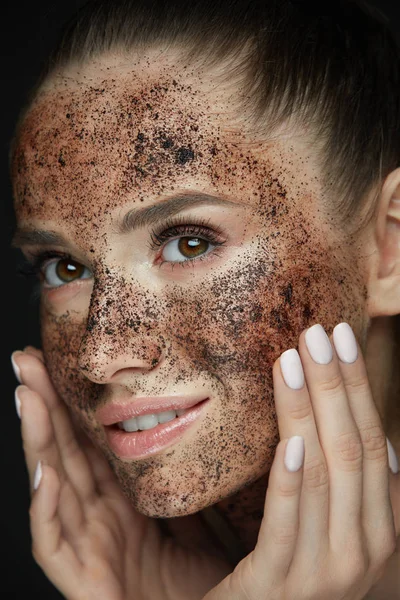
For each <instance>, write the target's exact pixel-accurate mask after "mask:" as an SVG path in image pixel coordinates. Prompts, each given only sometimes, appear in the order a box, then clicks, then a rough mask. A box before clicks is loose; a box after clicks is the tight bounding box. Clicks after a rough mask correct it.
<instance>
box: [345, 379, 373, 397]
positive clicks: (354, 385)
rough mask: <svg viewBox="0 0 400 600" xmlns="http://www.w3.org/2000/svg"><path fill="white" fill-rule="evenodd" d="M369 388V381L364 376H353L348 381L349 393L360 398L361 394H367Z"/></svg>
mask: <svg viewBox="0 0 400 600" xmlns="http://www.w3.org/2000/svg"><path fill="white" fill-rule="evenodd" d="M368 386H369V383H368V379H366V377H365V375H363V374H356V375H353V376H352V377H351V378H350V379H347V380H346V388H347V392H348V393H350V394H352V395H354V396H358V395H359V394H360V393H365V390H366V388H367V387H368Z"/></svg>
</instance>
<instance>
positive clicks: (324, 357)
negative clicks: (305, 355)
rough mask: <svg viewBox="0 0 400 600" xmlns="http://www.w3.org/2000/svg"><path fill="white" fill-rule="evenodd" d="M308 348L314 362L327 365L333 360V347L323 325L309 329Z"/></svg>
mask: <svg viewBox="0 0 400 600" xmlns="http://www.w3.org/2000/svg"><path fill="white" fill-rule="evenodd" d="M305 340H306V346H307V348H308V351H309V353H310V355H311V358H312V359H313V361H314V362H316V363H318V364H319V365H327V364H329V363H330V362H331V360H332V358H333V351H332V346H331V343H330V341H329V338H328V336H327V335H326V333H325V330H324V328H323V327H322V325H319V324H317V325H313V326H312V327H310V329H307V331H306V335H305Z"/></svg>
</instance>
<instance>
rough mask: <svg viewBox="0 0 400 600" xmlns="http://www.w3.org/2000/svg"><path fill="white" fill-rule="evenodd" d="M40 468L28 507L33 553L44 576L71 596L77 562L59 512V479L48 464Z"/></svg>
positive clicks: (76, 576)
mask: <svg viewBox="0 0 400 600" xmlns="http://www.w3.org/2000/svg"><path fill="white" fill-rule="evenodd" d="M41 470H42V477H41V480H40V484H39V487H38V488H37V490H36V491H35V493H34V494H33V498H32V502H31V506H30V509H29V515H30V529H31V536H32V553H33V556H34V558H35V560H36V562H37V563H38V564H39V565H40V566H41V567H42V568H43V569H44V570H45V572H46V576H47V577H48V578H49V579H50V580H51V581H52V582H53V583H54V585H55V586H56V587H57V588H58V589H59V590H60V591H61V592H62V593H63V594H65V597H68V598H72V594H73V593H74V591H75V589H76V583H75V581H76V580H77V579H78V574H79V570H80V565H79V561H78V559H77V557H76V555H75V552H74V550H73V548H72V547H71V546H70V545H69V544H68V542H67V541H66V540H65V539H64V538H63V527H62V522H61V519H60V517H59V514H58V503H59V501H60V492H61V483H60V480H59V478H58V476H57V473H56V471H55V470H54V469H52V468H51V467H50V466H48V465H42V466H41ZM68 583H69V585H68Z"/></svg>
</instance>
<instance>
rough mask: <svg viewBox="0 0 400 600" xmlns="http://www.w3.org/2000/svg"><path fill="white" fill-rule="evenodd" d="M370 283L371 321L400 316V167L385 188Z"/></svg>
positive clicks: (375, 240)
mask: <svg viewBox="0 0 400 600" xmlns="http://www.w3.org/2000/svg"><path fill="white" fill-rule="evenodd" d="M374 238H375V239H374V242H375V244H376V251H375V252H374V254H373V263H372V264H371V269H370V274H369V281H368V313H369V316H370V318H374V317H381V316H387V317H389V316H394V315H398V314H400V168H398V169H396V170H395V171H392V172H391V173H390V175H388V177H387V178H386V181H385V183H384V185H383V188H382V191H381V194H380V199H379V211H378V217H377V221H376V225H375V231H374Z"/></svg>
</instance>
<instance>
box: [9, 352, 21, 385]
mask: <svg viewBox="0 0 400 600" xmlns="http://www.w3.org/2000/svg"><path fill="white" fill-rule="evenodd" d="M13 354H14V352H13ZM13 354H11V364H12V368H13V369H14V375H15V377H16V378H17V380H18V382H19V383H22V381H21V369H20V368H19V366H18V365H17V363H16V362H15V360H14V357H13Z"/></svg>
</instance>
